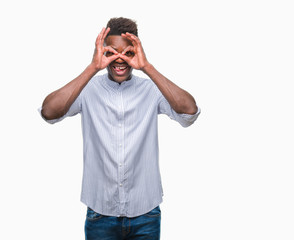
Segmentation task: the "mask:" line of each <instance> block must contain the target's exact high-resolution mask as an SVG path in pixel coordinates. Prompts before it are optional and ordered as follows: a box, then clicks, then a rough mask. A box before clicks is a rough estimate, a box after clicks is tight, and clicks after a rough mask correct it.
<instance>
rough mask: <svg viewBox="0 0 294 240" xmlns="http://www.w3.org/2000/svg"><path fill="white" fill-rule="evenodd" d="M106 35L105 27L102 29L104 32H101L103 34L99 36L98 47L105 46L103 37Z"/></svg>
mask: <svg viewBox="0 0 294 240" xmlns="http://www.w3.org/2000/svg"><path fill="white" fill-rule="evenodd" d="M104 33H105V27H103V28H102V30H101V32H100V34H99V35H100V37H99V40H98V43H97V45H99V46H101V45H103V42H102V37H103V35H104ZM101 43H102V44H101Z"/></svg>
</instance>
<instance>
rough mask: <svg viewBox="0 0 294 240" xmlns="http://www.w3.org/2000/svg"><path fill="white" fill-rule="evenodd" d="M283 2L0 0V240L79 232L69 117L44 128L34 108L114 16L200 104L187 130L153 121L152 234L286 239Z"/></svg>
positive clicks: (75, 127) (78, 164)
mask: <svg viewBox="0 0 294 240" xmlns="http://www.w3.org/2000/svg"><path fill="white" fill-rule="evenodd" d="M293 10H294V9H293V5H292V1H283V0H280V1H261V0H254V1H251V0H247V1H233V0H231V1H229V0H226V1H216V0H210V1H209V0H208V1H187V0H182V1H177V2H176V1H144V2H143V1H117V0H112V1H97V0H96V1H89V0H88V1H60V0H59V1H57V0H52V1H36V0H28V1H20V0H16V1H10V2H8V1H2V2H1V3H0V25H1V30H0V31H1V38H0V41H1V44H0V53H1V54H0V61H1V71H0V72H1V93H0V104H1V125H0V133H1V151H0V160H1V162H0V189H1V198H0V201H1V204H0V218H1V231H0V239H5V240H10V239H31V240H34V239H43V240H47V239H48V240H49V239H50V240H51V239H72V240H74V239H79V240H80V239H83V237H84V230H83V227H84V220H85V211H86V207H85V206H84V205H83V204H82V203H80V201H79V198H80V190H81V189H80V188H81V178H82V138H81V129H80V117H79V116H76V117H74V118H70V119H66V120H64V121H63V122H61V123H59V124H56V125H53V126H51V125H48V124H46V123H45V122H44V121H43V120H42V119H41V118H40V116H39V115H38V113H37V108H38V107H39V106H40V105H41V103H42V101H43V99H44V97H45V96H46V95H47V94H49V93H50V92H52V91H53V90H56V89H57V88H59V87H61V86H63V85H64V84H66V83H67V82H69V81H70V80H72V79H73V78H75V77H76V76H77V75H78V74H80V73H81V72H82V71H83V70H84V69H85V67H86V66H87V65H88V64H89V63H90V61H91V58H92V54H93V51H94V42H95V38H96V36H97V35H98V33H99V32H100V30H101V28H102V27H103V26H105V25H106V23H107V21H108V20H109V18H110V17H119V16H124V17H129V18H132V19H135V20H137V23H138V27H139V35H140V38H141V41H142V43H143V47H144V49H145V52H146V55H147V58H148V60H149V61H150V62H151V63H152V64H153V65H154V66H155V67H156V68H157V69H158V70H159V71H160V72H162V73H163V74H165V76H167V77H168V78H170V79H171V80H172V81H174V82H175V83H176V84H178V85H179V86H181V87H182V88H184V89H186V90H188V91H189V92H190V93H191V94H192V95H193V96H194V97H195V99H196V101H197V103H198V104H199V106H200V107H201V109H202V113H201V115H200V117H199V119H198V120H197V121H196V123H195V124H194V125H192V126H191V127H190V128H187V129H183V128H182V127H180V125H178V124H177V123H175V122H173V121H171V120H169V119H168V118H167V117H165V116H160V120H159V129H160V133H159V134H160V165H161V173H162V180H163V187H164V194H165V196H164V203H163V204H162V205H161V209H162V239H163V240H173V239H175V240H176V239H199V240H212V239H226V240H236V239H238V240H243V239H244V240H248V239H251V240H253V239H256V240H261V239H266V240H269V239H283V240H287V239H293V238H294V232H293V231H294V230H293V224H294V217H293V216H294V207H293V202H294V194H293V180H294V176H293V170H294V169H293V168H294V164H293V160H294V158H293V157H294V154H293V146H292V145H293V120H294V114H293V106H292V105H293V100H294V98H293V87H292V82H293V77H294V76H293V75H294V74H293V63H294V57H293V56H294V48H293V42H294V35H293V20H294V19H293V18H294V17H293ZM135 73H137V74H139V75H141V76H142V75H143V74H142V73H140V72H135ZM67 166H71V167H70V168H68V167H67Z"/></svg>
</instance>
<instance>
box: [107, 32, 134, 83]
mask: <svg viewBox="0 0 294 240" xmlns="http://www.w3.org/2000/svg"><path fill="white" fill-rule="evenodd" d="M104 44H105V46H110V47H112V48H113V49H114V50H116V51H117V52H118V53H122V52H123V51H124V50H125V49H126V48H127V47H128V46H132V43H131V42H130V41H129V40H128V39H125V38H123V37H122V36H119V35H111V36H108V37H107V38H106V40H105V43H104ZM112 54H113V53H111V52H107V53H106V56H110V55H112ZM126 55H128V52H127V53H126ZM132 70H133V68H132V67H130V66H129V65H128V64H127V62H126V61H124V60H123V59H121V58H118V59H116V60H114V61H113V62H111V63H110V64H109V65H108V66H107V71H108V77H109V79H111V80H113V81H116V82H118V83H121V82H123V81H125V80H129V79H131V75H132Z"/></svg>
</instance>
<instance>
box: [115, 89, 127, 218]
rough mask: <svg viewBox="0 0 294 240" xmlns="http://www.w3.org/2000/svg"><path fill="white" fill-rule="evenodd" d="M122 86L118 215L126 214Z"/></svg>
mask: <svg viewBox="0 0 294 240" xmlns="http://www.w3.org/2000/svg"><path fill="white" fill-rule="evenodd" d="M122 91H123V88H122V86H120V87H119V98H118V99H119V103H118V106H119V111H118V126H117V127H118V184H119V186H118V189H119V191H118V192H119V212H120V216H125V215H126V206H125V203H126V200H125V199H126V197H125V186H124V184H125V179H124V172H125V169H124V168H125V165H124V155H125V153H124V149H125V142H124V139H125V136H124V104H123V93H122Z"/></svg>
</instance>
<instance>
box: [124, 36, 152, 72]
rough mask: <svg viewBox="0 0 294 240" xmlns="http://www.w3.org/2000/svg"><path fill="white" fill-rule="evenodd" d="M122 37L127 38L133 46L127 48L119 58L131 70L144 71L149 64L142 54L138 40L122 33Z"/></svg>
mask: <svg viewBox="0 0 294 240" xmlns="http://www.w3.org/2000/svg"><path fill="white" fill-rule="evenodd" d="M121 36H122V37H124V38H127V39H128V40H130V41H131V42H132V44H133V46H128V47H127V48H126V49H125V50H124V51H123V52H122V53H121V54H119V57H120V58H122V59H123V60H125V61H126V62H127V63H128V64H129V65H130V66H131V67H132V68H134V69H137V70H144V68H146V67H147V66H148V65H149V62H148V60H147V58H146V55H145V53H144V50H143V47H142V44H141V41H140V39H139V38H138V37H137V36H135V35H134V34H131V33H128V32H127V33H126V34H124V33H122V34H121Z"/></svg>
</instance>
